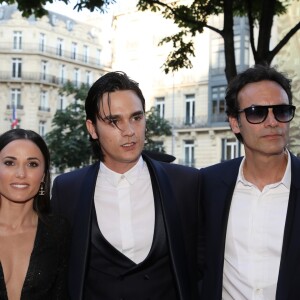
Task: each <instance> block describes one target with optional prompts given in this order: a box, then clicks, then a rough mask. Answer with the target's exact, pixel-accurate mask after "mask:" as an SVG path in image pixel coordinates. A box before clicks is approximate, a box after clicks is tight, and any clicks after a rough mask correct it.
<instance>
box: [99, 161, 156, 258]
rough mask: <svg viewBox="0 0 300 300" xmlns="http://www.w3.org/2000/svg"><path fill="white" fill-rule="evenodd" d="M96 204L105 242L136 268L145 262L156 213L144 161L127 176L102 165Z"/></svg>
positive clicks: (128, 172)
mask: <svg viewBox="0 0 300 300" xmlns="http://www.w3.org/2000/svg"><path fill="white" fill-rule="evenodd" d="M94 201H95V208H96V214H97V221H98V225H99V228H100V230H101V232H102V234H103V236H104V237H105V238H106V240H107V241H108V242H109V243H110V244H111V245H112V246H114V247H115V248H116V249H118V250H119V251H120V252H121V253H123V254H124V255H126V256H127V257H128V258H129V259H131V260H132V261H133V262H135V263H136V264H138V263H140V262H141V261H143V260H144V259H145V258H146V257H147V255H148V253H149V251H150V248H151V245H152V241H153V233H154V222H155V212H154V198H153V191H152V185H151V178H150V174H149V170H148V167H147V164H146V163H145V162H144V160H143V159H142V157H141V158H140V159H139V161H138V162H137V164H136V165H135V166H134V167H133V168H132V169H130V170H129V171H127V172H126V173H124V174H119V173H116V172H114V171H112V170H110V169H108V168H107V167H106V166H105V165H104V163H102V162H101V163H100V170H99V174H98V178H97V183H96V189H95V197H94Z"/></svg>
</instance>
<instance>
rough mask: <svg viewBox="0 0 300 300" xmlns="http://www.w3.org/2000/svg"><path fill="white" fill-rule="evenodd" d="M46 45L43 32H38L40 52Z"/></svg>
mask: <svg viewBox="0 0 300 300" xmlns="http://www.w3.org/2000/svg"><path fill="white" fill-rule="evenodd" d="M45 46H46V36H45V34H44V33H40V41H39V49H40V51H41V52H44V51H45Z"/></svg>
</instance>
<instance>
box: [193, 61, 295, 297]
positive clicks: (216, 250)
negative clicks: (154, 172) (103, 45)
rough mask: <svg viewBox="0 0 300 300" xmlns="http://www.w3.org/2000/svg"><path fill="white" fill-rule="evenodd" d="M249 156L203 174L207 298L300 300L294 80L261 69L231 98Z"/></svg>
mask: <svg viewBox="0 0 300 300" xmlns="http://www.w3.org/2000/svg"><path fill="white" fill-rule="evenodd" d="M225 99H226V105H227V116H228V121H229V124H230V127H231V129H232V131H233V133H234V134H235V135H236V137H237V138H238V140H239V141H240V142H241V143H243V145H244V149H245V156H244V157H241V158H236V159H233V160H230V161H227V162H223V163H220V164H217V165H214V166H210V167H207V168H203V169H201V170H200V173H201V196H200V197H201V198H200V199H201V207H202V214H203V216H202V217H203V218H202V219H203V220H204V221H203V224H202V227H201V229H202V231H203V235H202V239H201V240H202V241H204V242H203V243H202V245H201V247H200V248H199V249H202V250H201V256H200V257H202V258H203V261H202V264H203V270H204V272H203V273H204V276H203V283H202V298H201V299H209V300H219V299H224V300H229V299H230V300H231V299H235V300H246V299H247V300H248V299H253V300H254V299H259V300H270V299H272V300H273V299H276V300H299V299H300V161H299V160H298V159H297V158H296V157H295V156H294V155H293V154H291V153H290V152H289V150H288V148H287V147H288V141H289V128H290V121H292V119H293V117H294V113H295V106H293V105H292V92H291V85H290V80H289V79H288V78H286V77H285V76H284V75H283V74H282V73H280V72H278V71H277V70H276V69H274V68H271V67H267V66H261V65H256V66H254V67H252V68H250V69H248V70H246V71H244V72H242V73H240V74H239V75H238V76H236V77H235V78H234V79H233V80H232V81H231V82H230V84H229V86H228V88H227V91H226V98H225Z"/></svg>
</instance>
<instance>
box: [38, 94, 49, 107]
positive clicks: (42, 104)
mask: <svg viewBox="0 0 300 300" xmlns="http://www.w3.org/2000/svg"><path fill="white" fill-rule="evenodd" d="M39 110H41V111H50V108H49V103H48V93H47V92H46V91H41V96H40V107H39Z"/></svg>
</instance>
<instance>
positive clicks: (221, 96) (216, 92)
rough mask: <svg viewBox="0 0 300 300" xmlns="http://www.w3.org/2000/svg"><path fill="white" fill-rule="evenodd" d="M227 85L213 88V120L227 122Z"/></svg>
mask: <svg viewBox="0 0 300 300" xmlns="http://www.w3.org/2000/svg"><path fill="white" fill-rule="evenodd" d="M225 90H226V87H225V86H216V87H213V88H212V92H211V99H212V122H225V121H226V114H225Z"/></svg>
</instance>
